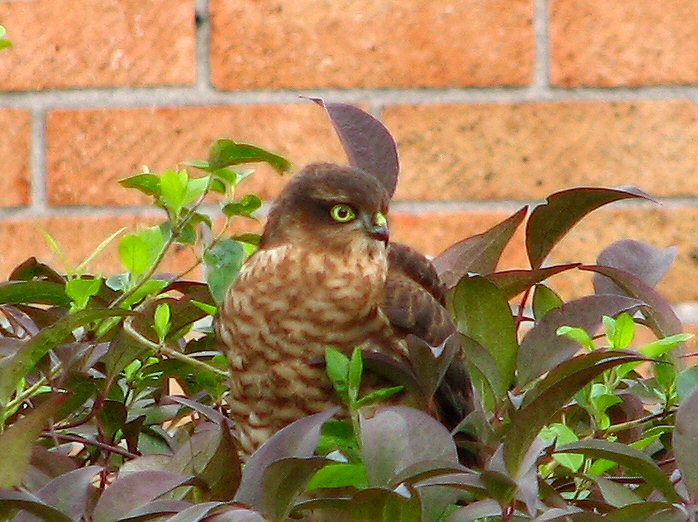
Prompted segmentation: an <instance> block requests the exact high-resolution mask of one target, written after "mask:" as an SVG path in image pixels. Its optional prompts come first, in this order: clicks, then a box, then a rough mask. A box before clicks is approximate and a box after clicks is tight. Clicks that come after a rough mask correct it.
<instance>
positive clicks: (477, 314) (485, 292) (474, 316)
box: [453, 276, 519, 389]
mask: <svg viewBox="0 0 698 522" xmlns="http://www.w3.org/2000/svg"><path fill="white" fill-rule="evenodd" d="M453 309H454V314H455V320H456V323H457V326H458V330H459V331H460V332H461V333H462V334H463V335H465V336H467V337H471V338H472V339H474V340H475V341H477V342H478V343H479V344H480V345H482V346H483V347H484V348H485V349H487V350H488V351H489V352H490V353H491V354H492V357H493V358H494V360H495V361H496V363H497V367H498V368H499V372H500V380H501V383H502V388H504V389H509V385H510V384H511V382H512V381H513V379H514V369H515V367H516V357H517V355H516V354H517V351H518V349H519V347H518V341H517V338H516V325H515V322H514V317H513V316H512V314H511V308H510V307H509V302H508V301H507V299H506V297H505V296H504V294H503V293H502V292H501V291H500V290H499V289H498V288H497V287H496V286H495V285H494V284H493V283H491V282H490V281H488V280H487V279H485V278H484V277H480V276H475V277H467V278H463V279H461V281H460V282H459V283H458V286H456V289H455V291H454V294H453Z"/></svg>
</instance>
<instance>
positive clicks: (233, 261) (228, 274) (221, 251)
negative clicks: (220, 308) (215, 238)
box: [204, 239, 245, 304]
mask: <svg viewBox="0 0 698 522" xmlns="http://www.w3.org/2000/svg"><path fill="white" fill-rule="evenodd" d="M244 261H245V250H244V249H243V247H242V244H240V242H238V241H235V240H234V239H225V240H223V241H220V242H219V243H216V244H215V245H214V246H213V247H211V248H209V249H207V250H206V251H205V252H204V263H206V282H207V283H208V286H209V288H210V290H211V295H212V296H213V299H214V300H215V302H216V304H220V303H222V302H223V299H224V298H225V294H226V292H227V291H228V288H229V287H230V285H231V284H233V281H235V279H236V278H237V275H238V272H240V268H242V264H243V262H244Z"/></svg>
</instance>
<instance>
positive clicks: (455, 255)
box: [432, 207, 528, 295]
mask: <svg viewBox="0 0 698 522" xmlns="http://www.w3.org/2000/svg"><path fill="white" fill-rule="evenodd" d="M527 212H528V207H523V208H522V209H521V210H519V211H518V212H516V213H515V214H514V215H512V216H510V217H508V218H507V219H505V220H504V221H502V222H501V223H498V224H497V225H495V226H494V227H492V228H490V229H489V230H487V231H485V232H483V233H482V234H478V235H476V236H472V237H469V238H467V239H464V240H463V241H459V242H458V243H456V244H454V245H452V246H450V247H448V248H447V249H446V250H444V251H443V252H442V253H440V254H439V255H438V256H436V257H435V258H434V259H433V260H432V263H433V264H434V268H436V271H437V272H438V273H439V277H440V278H441V281H442V282H443V283H444V284H445V285H446V286H448V287H450V288H452V287H454V286H456V285H457V284H458V281H460V280H461V278H462V277H464V276H466V275H468V274H469V273H475V274H482V275H485V274H490V273H492V272H494V270H495V268H496V267H497V263H498V262H499V258H500V257H501V256H502V252H503V251H504V248H505V247H506V246H507V244H509V241H511V238H512V236H513V235H514V232H516V229H517V228H518V227H519V225H520V224H521V223H522V221H523V220H524V218H525V217H526V213H527ZM514 295H516V294H514Z"/></svg>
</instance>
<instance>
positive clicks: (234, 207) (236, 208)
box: [221, 194, 262, 217]
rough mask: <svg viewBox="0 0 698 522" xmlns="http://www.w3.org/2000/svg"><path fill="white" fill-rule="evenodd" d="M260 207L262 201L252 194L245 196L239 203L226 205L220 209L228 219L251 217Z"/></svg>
mask: <svg viewBox="0 0 698 522" xmlns="http://www.w3.org/2000/svg"><path fill="white" fill-rule="evenodd" d="M261 207H262V200H261V199H260V198H259V196H255V195H254V194H247V195H246V196H244V197H243V198H242V199H241V200H240V201H235V202H232V203H226V204H225V205H224V206H223V208H222V209H221V210H222V212H223V214H225V215H226V216H228V217H233V216H245V217H251V216H252V214H254V212H255V211H257V210H259V209H260V208H261Z"/></svg>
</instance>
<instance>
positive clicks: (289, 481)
mask: <svg viewBox="0 0 698 522" xmlns="http://www.w3.org/2000/svg"><path fill="white" fill-rule="evenodd" d="M331 462H332V461H330V460H328V459H326V458H324V457H305V458H298V457H291V458H287V459H282V460H277V461H275V462H272V463H271V464H270V465H269V466H268V467H267V469H266V471H265V473H264V479H263V483H264V506H263V507H262V509H261V510H260V511H262V512H263V513H265V514H267V515H269V516H270V518H272V519H274V520H286V517H287V516H288V514H289V513H290V511H291V509H292V508H293V504H294V502H295V500H296V498H297V497H298V495H300V494H301V493H302V492H303V491H304V490H305V486H306V485H307V484H308V482H310V479H311V478H313V475H315V473H316V472H317V471H318V470H319V469H320V468H322V467H324V466H325V465H327V464H328V463H331Z"/></svg>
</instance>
